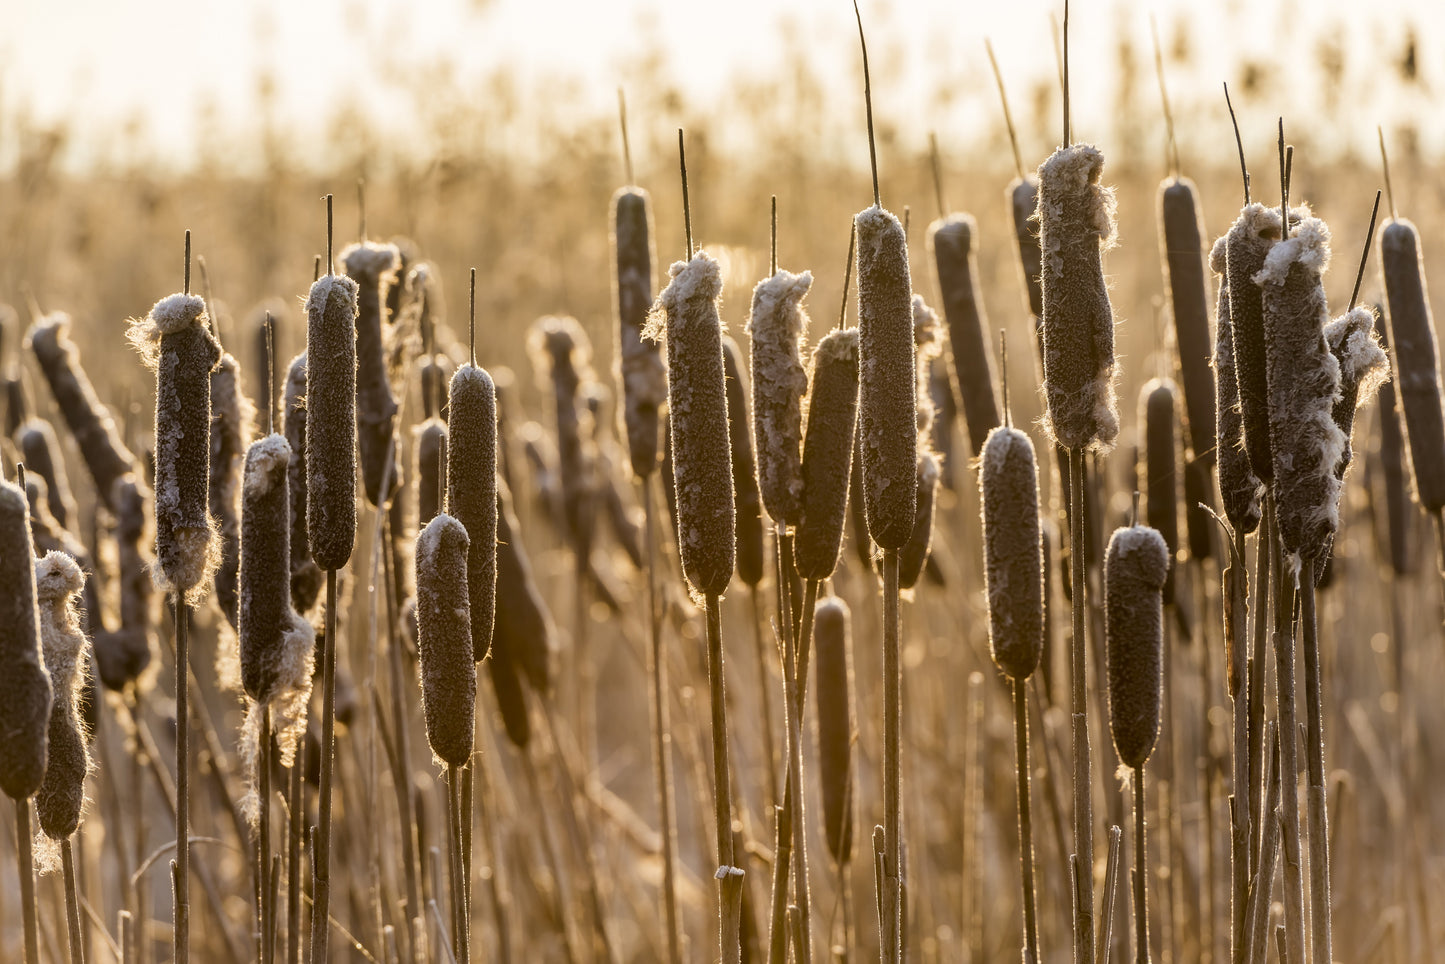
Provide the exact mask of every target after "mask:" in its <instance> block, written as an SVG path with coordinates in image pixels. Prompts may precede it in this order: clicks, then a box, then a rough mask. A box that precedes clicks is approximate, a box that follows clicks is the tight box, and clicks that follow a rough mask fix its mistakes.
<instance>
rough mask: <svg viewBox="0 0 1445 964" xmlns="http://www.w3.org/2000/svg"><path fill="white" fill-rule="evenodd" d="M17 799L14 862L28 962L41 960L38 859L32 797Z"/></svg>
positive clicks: (27, 963) (36, 962) (29, 963)
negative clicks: (33, 843) (33, 837)
mask: <svg viewBox="0 0 1445 964" xmlns="http://www.w3.org/2000/svg"><path fill="white" fill-rule="evenodd" d="M14 803H15V866H16V870H17V871H18V872H19V874H20V916H21V917H22V918H23V919H24V926H25V964H40V930H39V914H38V909H37V907H36V905H35V861H34V859H33V858H32V856H31V853H30V798H29V797H26V798H25V799H24V800H16V801H14Z"/></svg>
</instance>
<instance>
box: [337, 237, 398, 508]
mask: <svg viewBox="0 0 1445 964" xmlns="http://www.w3.org/2000/svg"><path fill="white" fill-rule="evenodd" d="M340 260H341V264H342V267H343V268H344V269H345V271H346V274H347V276H348V277H349V278H351V279H352V280H353V281H355V282H356V286H357V315H356V439H357V444H358V446H359V448H360V452H361V478H362V482H363V484H364V487H365V491H366V501H367V502H370V503H371V504H372V505H379V504H380V503H381V500H382V498H383V497H384V496H385V495H387V494H388V493H384V492H382V491H381V486H382V480H383V478H385V477H386V474H387V467H388V465H389V464H391V463H392V459H393V452H392V441H391V435H392V423H393V421H394V420H395V418H396V409H397V405H396V399H395V398H394V397H393V396H392V394H391V383H390V382H389V381H388V380H387V372H386V346H385V342H384V340H383V337H382V327H381V321H382V318H381V316H382V306H383V305H384V304H385V303H386V298H387V292H388V291H389V289H390V288H391V287H392V285H393V283H394V282H395V280H396V271H397V269H398V268H399V267H401V256H400V252H399V251H398V250H397V248H396V245H394V244H376V243H374V242H371V241H362V242H361V243H360V244H353V245H349V246H347V247H346V248H343V249H342V251H341V259H340ZM391 478H392V483H391V484H392V486H395V485H396V484H397V481H398V478H399V476H398V475H397V472H396V469H395V467H394V465H393V466H392V471H391Z"/></svg>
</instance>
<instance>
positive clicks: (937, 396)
mask: <svg viewBox="0 0 1445 964" xmlns="http://www.w3.org/2000/svg"><path fill="white" fill-rule="evenodd" d="M928 397H929V398H930V399H931V400H932V402H933V431H932V432H930V433H929V436H928V446H929V447H930V448H931V449H932V450H933V451H935V452H937V453H938V455H939V462H940V463H942V469H943V475H942V477H941V478H940V479H939V481H940V482H942V483H943V487H944V488H945V489H948V490H950V491H952V490H953V487H954V476H955V474H956V473H955V472H954V445H953V429H954V426H955V425H956V424H957V422H958V403H957V400H956V399H955V398H954V397H953V385H952V383H951V381H950V378H949V374H948V362H947V361H945V360H944V359H942V358H934V359H931V360H930V361H929V363H928Z"/></svg>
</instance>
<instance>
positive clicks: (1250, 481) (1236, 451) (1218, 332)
mask: <svg viewBox="0 0 1445 964" xmlns="http://www.w3.org/2000/svg"><path fill="white" fill-rule="evenodd" d="M1228 247H1229V238H1228V235H1225V236H1222V237H1220V238H1219V240H1218V241H1216V242H1214V248H1213V249H1212V250H1211V252H1210V256H1209V264H1210V267H1211V268H1212V269H1213V270H1214V273H1215V275H1216V276H1217V278H1218V282H1219V308H1218V314H1219V317H1218V318H1217V319H1216V321H1215V329H1214V377H1215V387H1216V390H1217V391H1216V398H1217V405H1218V407H1217V409H1216V411H1217V422H1216V431H1215V438H1216V440H1217V441H1216V442H1215V444H1216V446H1217V447H1218V455H1219V493H1220V496H1221V497H1222V499H1223V501H1224V514H1225V515H1226V516H1227V517H1228V518H1229V524H1230V525H1232V526H1234V528H1235V529H1237V530H1238V531H1240V532H1242V533H1246V534H1247V533H1250V532H1253V531H1254V530H1255V529H1257V528H1259V520H1260V516H1261V513H1262V504H1261V501H1262V499H1263V498H1264V483H1263V482H1261V481H1260V480H1259V478H1258V476H1256V475H1255V474H1254V470H1253V469H1252V468H1251V467H1250V464H1249V455H1248V454H1247V453H1246V452H1245V450H1244V413H1243V412H1242V411H1241V410H1240V407H1239V379H1238V377H1237V375H1236V374H1235V366H1234V323H1233V322H1232V321H1231V318H1230V312H1231V310H1232V308H1233V304H1234V299H1233V298H1232V297H1231V296H1230V290H1229V284H1228V278H1227V276H1226V271H1227V270H1228ZM1250 284H1251V287H1253V282H1251V283H1250Z"/></svg>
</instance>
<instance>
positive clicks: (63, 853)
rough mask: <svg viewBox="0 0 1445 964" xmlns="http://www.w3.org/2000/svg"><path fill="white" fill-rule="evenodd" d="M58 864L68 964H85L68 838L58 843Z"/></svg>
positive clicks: (77, 898)
mask: <svg viewBox="0 0 1445 964" xmlns="http://www.w3.org/2000/svg"><path fill="white" fill-rule="evenodd" d="M60 862H61V867H62V868H63V872H64V874H65V924H66V930H67V932H68V933H69V937H70V964H85V942H84V939H83V938H82V937H81V934H80V892H79V891H78V889H77V888H76V885H75V850H74V848H73V847H72V845H71V838H70V837H66V838H65V839H64V840H62V841H60Z"/></svg>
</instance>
